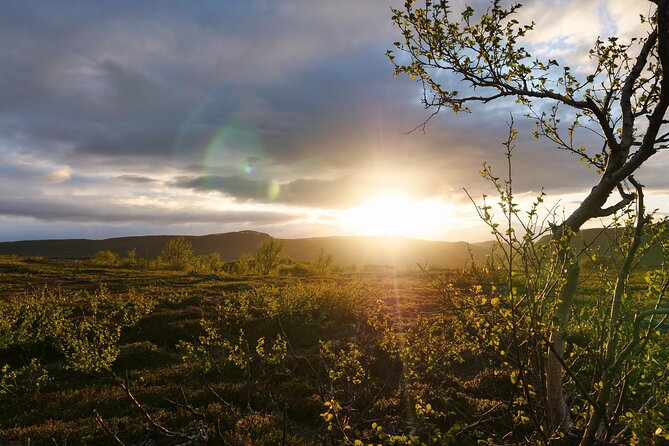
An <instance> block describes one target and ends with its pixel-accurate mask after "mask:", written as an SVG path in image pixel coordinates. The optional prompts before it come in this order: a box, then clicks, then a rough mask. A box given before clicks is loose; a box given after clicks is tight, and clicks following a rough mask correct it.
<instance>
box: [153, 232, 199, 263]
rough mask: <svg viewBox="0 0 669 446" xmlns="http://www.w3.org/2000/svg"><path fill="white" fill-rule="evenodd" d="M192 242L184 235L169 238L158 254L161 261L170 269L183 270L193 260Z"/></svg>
mask: <svg viewBox="0 0 669 446" xmlns="http://www.w3.org/2000/svg"><path fill="white" fill-rule="evenodd" d="M194 256H195V252H194V251H193V244H192V243H191V242H189V241H187V240H186V239H185V238H184V237H177V238H173V239H170V240H169V241H168V242H167V244H166V245H165V248H163V251H162V253H161V254H160V259H161V262H162V263H163V264H164V265H166V266H167V267H168V268H170V269H174V270H185V269H187V268H188V267H189V266H190V265H191V262H192V261H193V257H194Z"/></svg>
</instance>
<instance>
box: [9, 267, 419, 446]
mask: <svg viewBox="0 0 669 446" xmlns="http://www.w3.org/2000/svg"><path fill="white" fill-rule="evenodd" d="M0 278H1V283H0V287H1V288H0V291H1V293H2V299H3V300H4V301H5V302H8V301H9V300H10V299H12V303H13V304H17V305H27V306H26V307H25V309H24V310H25V311H24V313H23V315H22V316H19V317H17V319H21V322H19V323H18V325H21V327H20V328H18V330H17V327H14V331H13V333H3V334H4V335H5V338H6V339H3V342H4V345H3V346H4V347H5V348H3V349H2V350H0V351H1V352H2V359H3V361H2V362H3V364H4V363H7V364H8V365H9V367H7V368H6V369H4V370H3V375H2V376H1V379H2V388H1V390H0V391H2V396H1V398H2V401H3V404H2V405H1V406H0V407H1V409H0V420H1V422H0V439H1V440H0V444H25V443H26V441H28V439H30V441H31V444H54V442H55V443H57V444H66V443H67V444H69V445H72V444H86V443H98V444H106V443H111V442H113V441H115V440H114V439H113V437H112V436H111V434H110V432H111V433H113V434H115V435H117V436H118V438H119V439H120V440H121V441H123V442H125V443H126V444H138V443H139V442H141V441H145V442H146V441H147V440H148V439H153V440H154V441H156V442H157V443H158V444H177V443H182V442H183V441H182V440H183V438H181V437H180V436H179V435H180V434H188V433H189V432H190V433H191V434H192V433H193V432H196V431H195V430H193V429H194V428H197V427H202V428H203V429H204V430H205V431H206V435H207V436H208V437H209V441H210V442H211V443H212V444H268V445H269V444H280V443H281V442H282V441H283V442H285V444H312V443H318V444H321V443H322V442H323V441H324V440H325V439H326V438H328V437H331V438H332V440H331V441H335V440H334V438H335V434H333V433H332V432H331V431H328V427H327V426H328V425H329V424H328V423H327V416H323V415H322V414H323V413H324V411H327V406H326V405H325V403H326V402H328V401H330V399H331V398H334V397H335V396H336V397H342V398H343V399H342V403H344V402H345V403H347V404H353V403H355V405H356V408H355V409H353V408H352V410H356V411H359V410H364V413H360V412H357V413H356V414H355V416H353V417H350V416H349V419H348V421H347V423H349V424H354V423H355V424H360V423H366V424H369V425H370V426H371V423H372V422H373V420H375V419H376V417H378V414H380V412H384V413H387V412H388V411H389V410H390V409H397V414H398V416H399V414H400V410H399V407H395V406H400V405H401V402H400V401H399V400H398V397H397V395H396V393H397V392H396V389H397V386H398V383H399V381H400V377H401V364H399V363H398V362H397V361H394V360H392V359H391V358H390V357H389V356H388V355H387V354H384V353H383V352H382V351H380V349H379V347H378V340H377V339H376V337H377V335H376V334H375V332H374V329H373V328H372V327H371V326H370V325H369V322H368V321H367V316H368V312H369V311H370V309H371V308H372V306H373V305H374V300H375V299H377V298H379V299H385V300H387V301H402V302H405V301H406V302H412V303H413V302H414V297H415V296H416V295H417V293H419V291H420V287H421V286H424V285H425V284H424V283H423V280H422V279H421V278H420V277H419V275H418V274H417V273H413V274H407V275H404V276H401V277H394V276H390V275H388V274H352V273H351V274H339V275H336V276H332V275H331V276H321V277H309V278H292V277H277V276H273V277H259V276H245V277H238V276H234V275H197V274H186V273H184V272H170V271H150V270H141V269H131V268H122V267H104V266H99V265H95V264H92V263H89V262H79V261H76V262H63V261H52V260H44V259H19V258H16V257H5V258H3V260H2V263H1V264H0ZM47 301H54V302H57V305H62V306H64V307H68V308H69V309H70V310H71V312H70V313H68V315H66V316H65V315H60V316H58V315H57V311H56V310H55V309H54V310H53V313H52V314H48V313H47V309H49V308H52V307H50V306H49V305H48V304H47ZM30 305H32V307H31V308H29V307H30ZM93 307H97V308H93ZM40 309H41V310H42V314H41V315H39V316H35V318H34V319H33V320H31V321H28V320H27V318H28V317H29V316H27V315H28V313H29V312H31V313H33V312H37V310H40ZM16 310H17V311H19V309H16ZM33 315H34V314H33ZM40 317H43V318H44V319H45V320H41V321H40V320H38V319H39V318H40ZM59 317H61V318H62V321H61V322H63V324H65V325H67V324H72V325H71V330H72V331H76V332H77V333H78V335H79V338H78V339H76V340H73V339H60V337H61V336H59V335H56V334H55V333H54V332H55V331H59V329H57V328H54V327H55V326H57V325H58V323H59V322H58V321H57V319H58V318H59ZM22 318H23V319H22ZM124 318H126V319H129V321H123V320H122V319H124ZM49 319H51V320H49ZM86 320H87V321H90V325H84V324H82V322H83V321H86ZM15 321H16V319H15ZM202 321H207V324H203V323H202ZM96 323H97V324H98V325H99V327H98V330H96V329H95V328H94V326H95V324H96ZM203 325H204V327H203ZM39 326H41V328H38V327H39ZM46 327H49V328H46ZM116 329H120V330H121V331H120V336H119V337H118V339H116V338H115V337H114V334H115V330H116ZM21 330H26V333H23V334H21V333H19V332H20V331H21ZM40 330H43V331H40ZM45 331H46V332H45ZM38 332H39V333H38ZM12 335H13V338H14V339H9V338H11V337H12ZM62 337H67V336H66V335H63V336H62ZM259 339H264V344H262V341H260V342H259ZM77 342H80V344H81V343H85V344H87V345H85V346H84V345H80V344H77ZM68 343H69V345H65V344H68ZM33 359H37V360H38V363H33V364H34V365H35V367H33V368H30V364H31V361H32V360H33ZM22 367H23V370H22ZM16 370H18V371H21V373H19V374H18V376H16V377H15V378H14V377H13V376H12V375H11V372H12V371H16ZM372 375H373V376H372ZM126 376H127V380H128V381H127V382H128V384H129V387H130V389H131V392H132V396H133V397H134V398H136V400H137V401H138V402H140V404H141V406H142V408H139V407H137V406H136V405H134V403H133V400H132V399H131V398H130V397H129V394H128V393H126V392H124V390H123V385H125V382H126V381H125V380H126ZM363 402H364V404H363ZM144 410H146V411H147V413H148V414H149V415H150V417H151V420H153V421H151V420H149V417H148V416H146V415H144ZM94 414H99V417H100V418H98V419H97V421H96V415H94ZM153 422H155V423H156V424H160V426H163V427H164V428H165V429H166V430H169V431H171V433H172V434H175V435H165V432H163V433H161V432H160V431H161V428H157V426H155V425H152V423H153ZM342 422H343V420H342ZM355 427H357V426H355ZM366 427H369V426H366ZM107 431H110V432H107ZM177 434H179V435H177ZM142 444H148V443H142ZM193 444H195V443H193Z"/></svg>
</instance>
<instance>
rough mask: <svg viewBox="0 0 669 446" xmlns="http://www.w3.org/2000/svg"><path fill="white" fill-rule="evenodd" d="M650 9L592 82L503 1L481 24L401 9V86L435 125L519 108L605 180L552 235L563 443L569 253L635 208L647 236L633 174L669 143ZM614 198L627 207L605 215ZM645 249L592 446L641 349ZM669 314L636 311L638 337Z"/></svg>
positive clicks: (666, 76) (608, 351) (664, 2)
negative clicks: (629, 329) (416, 90)
mask: <svg viewBox="0 0 669 446" xmlns="http://www.w3.org/2000/svg"><path fill="white" fill-rule="evenodd" d="M649 5H650V6H651V7H652V8H651V13H650V15H649V16H648V17H643V16H642V17H641V22H642V26H643V32H642V33H641V35H639V36H637V37H636V38H634V39H632V40H631V41H630V42H621V41H620V39H618V38H616V37H610V38H608V39H606V40H602V39H597V41H596V42H595V44H594V46H593V48H592V49H591V50H590V51H589V57H590V60H591V62H592V69H591V71H590V72H589V73H587V74H581V73H579V72H576V71H575V70H572V69H571V68H570V67H569V66H567V65H563V64H561V63H559V62H558V61H557V60H553V59H548V60H541V59H539V58H537V57H534V56H532V54H530V52H529V51H528V50H527V49H526V48H525V47H524V46H523V39H524V38H526V36H527V35H528V34H530V33H531V31H532V30H533V28H534V24H520V23H519V21H518V20H517V19H516V18H515V17H516V13H517V11H518V8H520V5H518V4H516V5H512V6H509V7H505V6H503V5H502V2H501V1H500V0H493V1H491V3H490V4H489V7H488V9H487V10H486V11H484V12H483V13H477V12H475V11H474V10H473V9H472V8H471V7H465V8H464V10H463V11H462V12H461V13H459V14H456V13H453V11H451V9H450V5H449V2H448V1H447V0H441V1H430V0H426V1H425V3H424V6H420V7H419V6H416V1H415V0H407V1H406V3H405V6H404V7H403V8H402V9H393V21H394V23H395V24H396V25H397V27H398V28H399V30H400V32H401V33H402V37H403V39H402V41H399V42H396V43H395V46H396V47H397V49H398V50H399V51H400V52H401V53H402V54H403V56H404V57H407V58H408V59H405V58H398V57H397V55H396V53H395V52H393V51H389V52H388V57H389V58H390V60H391V62H393V64H394V65H395V74H396V75H400V74H408V75H409V76H410V77H411V78H412V79H417V80H418V82H420V83H421V84H422V87H423V91H424V96H423V102H424V105H425V106H426V107H427V108H433V109H434V113H433V114H432V115H431V116H430V118H432V116H434V115H435V114H436V113H438V112H439V111H440V110H441V109H442V108H449V109H451V110H453V111H454V112H470V111H471V108H470V106H472V105H473V104H483V105H485V104H488V103H490V102H493V101H497V100H501V99H504V98H512V99H515V100H516V102H517V103H519V104H520V105H522V106H524V107H526V110H527V112H528V113H527V116H528V117H529V118H530V119H533V120H534V121H535V123H536V131H535V132H534V135H535V137H537V138H544V139H545V140H546V141H547V142H549V143H550V144H552V145H555V146H557V147H558V148H560V149H563V150H566V151H568V152H571V153H573V154H575V155H576V156H577V157H579V158H580V159H581V160H582V161H584V162H586V163H588V165H591V166H594V167H595V168H596V169H595V170H596V171H597V175H598V177H597V178H596V179H595V180H594V185H593V187H592V189H591V190H590V192H589V193H588V194H587V196H586V197H585V198H584V199H583V201H582V202H581V203H580V204H579V206H578V207H577V209H576V210H575V211H574V212H572V213H571V214H570V215H569V216H567V217H566V218H565V219H564V220H563V221H562V222H560V223H559V224H555V225H554V226H553V228H552V237H553V240H554V241H555V246H556V250H557V255H556V259H555V261H556V265H557V266H558V267H559V268H560V269H561V271H562V281H561V284H560V288H559V293H558V296H557V304H556V306H555V309H554V311H553V314H552V318H551V321H550V333H549V334H548V338H549V339H548V340H549V343H548V349H547V357H548V360H547V364H546V367H547V370H546V389H545V391H546V398H547V412H548V413H547V420H548V423H547V425H548V428H549V429H550V430H551V431H555V430H562V431H563V432H565V431H566V430H567V429H568V427H569V416H568V410H567V406H566V404H565V396H564V393H563V390H562V382H563V375H564V373H565V358H564V354H565V337H566V334H567V330H568V327H569V325H570V309H571V308H572V305H573V303H574V299H575V297H576V295H577V291H578V287H579V277H580V270H579V264H578V259H577V257H576V254H575V252H574V251H573V249H572V248H571V244H570V242H571V241H572V239H573V238H574V236H575V234H577V233H578V232H579V231H580V230H581V228H582V227H583V225H584V224H585V223H586V222H588V221H590V220H593V219H596V218H601V217H609V216H612V215H614V214H616V213H617V212H619V211H621V210H623V209H626V208H628V207H629V206H630V204H632V203H633V202H634V201H636V202H637V205H636V207H637V210H638V218H637V221H636V228H637V230H636V231H635V234H637V236H638V235H639V234H640V233H641V231H642V230H643V228H644V226H645V225H646V224H647V223H648V218H647V217H646V215H645V208H644V206H643V186H642V185H641V184H640V183H639V182H637V181H635V180H634V177H633V174H634V173H635V172H637V171H638V169H639V168H640V167H641V166H642V165H643V164H644V163H646V162H647V161H648V160H649V159H650V158H651V157H652V156H653V155H655V154H656V153H657V152H658V150H661V149H664V148H667V142H669V131H667V129H666V124H667V123H668V121H667V120H665V115H666V112H667V107H669V0H649ZM404 60H408V62H406V63H405V62H403V61H404ZM455 82H459V85H465V86H466V87H467V88H466V91H467V92H466V93H464V94H463V93H461V92H460V91H457V90H455V89H452V88H450V87H449V85H454V83H455ZM545 106H548V107H547V108H542V107H545ZM564 109H566V110H567V112H565V111H564ZM430 118H428V121H429V119H430ZM426 122H427V121H426ZM565 123H566V124H565ZM424 124H425V123H424ZM583 132H595V133H596V134H597V135H599V136H600V137H601V146H599V145H598V146H596V147H594V146H586V145H582V144H578V143H577V141H578V140H579V139H580V138H581V137H582V135H583ZM614 192H617V193H618V194H619V195H620V198H619V199H617V200H616V202H615V203H614V204H607V202H608V201H609V199H610V198H611V197H612V195H613V194H614ZM635 240H638V237H637V238H635ZM638 247H639V246H638V243H631V244H630V245H629V247H628V252H627V255H626V261H625V262H624V263H623V265H622V266H621V267H620V269H619V271H618V277H617V280H616V284H615V288H614V291H613V293H612V296H611V298H610V301H609V304H610V312H609V321H608V328H607V330H606V331H607V334H606V338H607V342H606V346H605V352H604V364H603V367H602V373H601V377H602V380H601V386H599V387H598V389H597V390H596V391H595V392H594V394H593V396H592V397H590V400H591V405H592V410H591V416H590V418H589V421H588V423H587V428H586V430H585V432H584V434H583V438H582V441H581V444H583V445H586V444H592V443H593V441H594V439H595V437H596V436H598V435H599V436H600V437H601V431H602V429H601V425H602V423H604V422H605V421H606V416H607V411H608V410H609V406H610V400H611V395H612V394H611V391H612V383H613V382H614V378H615V377H616V376H618V375H619V373H620V365H621V361H624V360H625V358H626V357H627V356H628V355H629V354H630V353H631V351H632V350H633V348H634V347H633V346H631V344H625V346H622V344H621V337H622V331H621V330H622V324H621V320H620V314H621V312H620V308H621V305H622V300H623V298H624V294H625V289H626V285H627V279H628V276H629V273H630V266H631V263H632V259H634V258H635V255H636V254H637V250H638ZM627 259H629V261H627ZM668 311H669V310H667V309H666V308H660V307H658V306H657V305H656V306H655V307H654V308H649V309H645V310H638V311H637V313H636V317H635V322H634V327H635V328H634V332H635V333H637V332H638V326H639V325H640V324H641V321H643V320H644V319H647V318H652V317H653V316H656V315H658V314H667V312H668ZM637 334H638V333H637ZM634 339H636V341H638V336H632V339H631V340H630V342H631V341H632V340H634ZM598 432H599V434H598Z"/></svg>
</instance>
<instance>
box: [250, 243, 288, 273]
mask: <svg viewBox="0 0 669 446" xmlns="http://www.w3.org/2000/svg"><path fill="white" fill-rule="evenodd" d="M282 250H283V242H282V241H281V240H279V239H275V238H270V239H269V240H267V241H266V242H264V243H263V244H261V245H260V247H259V248H258V250H257V251H256V253H255V257H254V260H255V269H256V272H257V273H258V274H262V275H264V276H266V275H268V274H270V273H271V272H272V271H273V270H274V269H275V268H276V267H277V266H278V264H279V259H280V257H279V255H280V254H281V251H282Z"/></svg>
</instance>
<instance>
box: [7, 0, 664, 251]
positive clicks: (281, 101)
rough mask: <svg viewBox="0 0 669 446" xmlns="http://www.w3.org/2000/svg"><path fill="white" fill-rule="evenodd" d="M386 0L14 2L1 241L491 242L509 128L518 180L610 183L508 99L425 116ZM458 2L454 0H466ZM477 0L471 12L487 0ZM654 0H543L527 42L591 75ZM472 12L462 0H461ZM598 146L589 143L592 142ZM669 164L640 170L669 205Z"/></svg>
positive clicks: (552, 196) (654, 195) (559, 196)
mask: <svg viewBox="0 0 669 446" xmlns="http://www.w3.org/2000/svg"><path fill="white" fill-rule="evenodd" d="M392 3H395V4H396V5H397V3H398V2H391V1H387V0H338V1H330V0H282V1H275V0H212V1H207V0H202V1H198V2H192V1H185V0H184V1H171V2H164V1H158V0H142V1H136V0H134V1H124V0H119V1H114V2H103V1H89V0H86V1H84V0H81V1H77V0H68V1H64V0H54V1H49V2H44V1H31V0H14V1H2V0H0V7H1V8H2V11H3V13H2V15H0V41H1V42H3V43H2V45H1V46H0V159H1V160H2V161H1V162H0V241H10V240H25V239H48V238H106V237H113V236H125V235H148V234H193V235H198V234H209V233H222V232H229V231H237V230H258V231H263V232H267V233H270V234H272V235H274V236H278V237H287V238H297V237H311V236H327V235H345V234H376V233H397V234H400V235H408V236H414V237H418V238H425V239H432V240H470V241H481V240H486V239H488V238H490V235H489V233H488V231H487V230H486V229H485V227H484V225H483V224H482V223H481V222H480V221H478V219H477V217H476V212H475V209H474V207H473V205H472V203H471V202H470V201H469V199H468V197H467V195H466V194H465V192H464V189H466V190H467V191H469V193H470V194H471V195H472V196H473V197H479V196H480V195H481V194H482V193H487V192H489V191H490V187H489V185H487V184H486V182H485V181H484V180H483V179H482V178H481V177H480V175H479V171H480V169H481V163H482V162H483V161H488V162H490V163H491V164H492V165H493V168H495V166H498V167H497V168H498V169H500V171H501V170H502V169H503V159H504V156H503V148H502V142H503V141H504V140H505V137H506V132H507V122H508V121H509V119H510V116H512V115H513V117H514V120H515V123H516V125H517V126H518V128H519V130H520V132H521V133H520V137H519V140H518V144H517V147H516V150H515V152H514V158H513V160H514V187H515V190H516V192H517V194H518V197H519V200H521V201H523V200H525V201H527V200H530V199H531V198H532V197H533V196H535V195H536V194H537V193H538V192H539V191H540V190H541V188H544V189H545V192H546V193H547V194H548V203H549V205H552V204H554V203H559V206H564V207H565V212H567V211H568V210H569V208H570V206H571V207H573V206H574V204H575V203H577V202H578V200H579V199H582V198H583V197H584V196H585V194H586V193H587V190H588V189H589V188H590V187H592V185H593V184H594V183H595V182H596V180H597V177H596V175H595V174H594V172H593V171H592V170H588V169H586V168H584V167H583V166H582V165H581V163H579V162H578V160H577V159H575V158H574V157H573V156H570V155H569V154H567V153H565V152H560V151H557V150H556V149H555V148H554V147H552V146H551V145H550V144H548V143H546V142H536V141H534V140H533V138H531V135H530V133H531V130H532V128H533V127H532V126H533V124H532V123H530V122H529V121H526V120H524V119H523V113H524V111H523V110H522V109H519V108H518V107H517V106H515V105H514V104H512V103H508V102H501V103H495V104H489V105H488V106H486V107H485V108H481V107H475V108H474V110H473V112H472V113H471V114H458V115H454V114H453V113H451V112H448V111H443V112H442V113H440V114H439V115H438V116H437V117H435V118H434V119H432V120H431V121H430V123H429V125H427V127H426V129H425V131H424V132H421V131H414V132H409V131H410V130H411V129H413V128H414V127H416V126H417V125H419V124H421V123H422V122H423V121H424V120H425V119H426V118H427V117H428V116H429V113H430V112H429V111H426V110H425V109H424V108H423V106H422V105H421V103H420V98H421V90H420V86H419V85H418V84H417V83H415V82H412V81H411V80H409V79H408V78H406V77H399V78H393V73H392V71H393V70H392V66H391V64H390V63H389V61H388V59H387V58H386V56H385V52H386V50H388V49H390V48H392V43H393V42H394V41H396V40H399V32H398V31H397V29H395V28H394V26H393V24H392V22H391V11H390V7H391V4H392ZM457 3H458V2H454V4H457ZM482 3H483V2H482V1H480V0H477V1H474V2H473V4H474V5H475V6H477V5H480V4H482ZM645 3H646V2H629V1H628V0H610V1H607V0H593V1H588V2H582V1H576V0H533V1H528V2H526V5H525V6H524V7H523V8H522V10H521V13H520V15H521V18H522V19H525V20H534V21H535V22H536V23H537V26H536V29H537V30H536V31H535V32H534V33H532V34H531V35H530V37H529V38H528V39H529V45H531V47H532V48H533V49H534V51H535V53H536V54H537V55H541V56H545V57H556V58H559V59H560V60H562V61H566V62H568V63H570V64H572V65H574V66H575V67H576V69H577V70H578V69H579V66H583V67H585V66H587V64H588V60H587V49H588V48H589V47H590V46H591V43H592V42H593V41H594V40H595V38H596V37H597V36H598V35H601V36H605V37H606V36H609V35H613V34H615V35H620V36H622V37H629V36H632V35H634V34H635V33H638V30H639V26H640V25H639V20H638V13H639V12H642V13H643V12H647V10H648V7H647V6H646V5H645ZM456 7H457V6H456ZM585 142H586V143H588V144H590V143H591V142H592V141H589V140H588V141H585ZM668 166H669V159H667V157H666V156H664V155H662V154H661V155H658V156H657V157H656V159H655V160H654V161H653V163H652V165H649V166H648V167H644V170H643V171H642V172H641V173H640V174H639V176H638V177H639V180H640V181H642V182H644V183H645V184H646V185H648V186H649V192H648V197H649V201H650V204H651V206H656V207H658V208H662V207H663V206H664V208H665V209H666V206H665V205H666V203H669V190H668V189H667V186H666V184H665V183H666V182H665V181H664V180H663V178H664V172H665V171H666V168H667V167H668Z"/></svg>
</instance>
